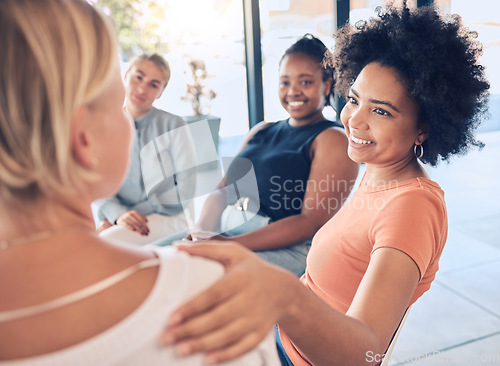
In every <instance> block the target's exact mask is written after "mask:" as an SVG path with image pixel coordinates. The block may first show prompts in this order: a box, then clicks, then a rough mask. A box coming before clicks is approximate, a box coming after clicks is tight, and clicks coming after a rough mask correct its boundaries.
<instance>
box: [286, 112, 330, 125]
mask: <svg viewBox="0 0 500 366" xmlns="http://www.w3.org/2000/svg"><path fill="white" fill-rule="evenodd" d="M324 120H325V116H324V115H323V112H321V111H318V112H316V113H314V114H312V115H309V116H307V117H304V118H300V119H295V118H293V117H290V119H289V120H288V123H289V124H290V126H292V127H302V126H308V125H313V124H315V123H318V122H321V121H324Z"/></svg>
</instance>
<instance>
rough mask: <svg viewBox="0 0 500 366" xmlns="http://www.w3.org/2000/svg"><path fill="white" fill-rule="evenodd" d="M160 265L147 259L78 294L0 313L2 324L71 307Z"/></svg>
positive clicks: (157, 260) (77, 292) (154, 259)
mask: <svg viewBox="0 0 500 366" xmlns="http://www.w3.org/2000/svg"><path fill="white" fill-rule="evenodd" d="M159 264H160V259H159V258H151V259H146V260H144V261H142V262H139V263H136V264H134V265H132V266H130V267H128V268H125V269H124V270H122V271H120V272H117V273H115V274H113V275H111V276H109V277H107V278H105V279H103V280H101V281H99V282H97V283H94V284H93V285H90V286H88V287H85V288H83V289H81V290H78V291H76V292H73V293H70V294H68V295H65V296H62V297H59V298H57V299H53V300H50V301H47V302H44V303H41V304H38V305H33V306H27V307H24V308H20V309H15V310H8V311H2V312H0V323H4V322H7V321H11V320H16V319H21V318H26V317H29V316H32V315H38V314H40V313H44V312H47V311H50V310H55V309H57V308H60V307H63V306H66V305H69V304H71V303H74V302H77V301H80V300H83V299H85V298H87V297H90V296H92V295H95V294H97V293H98V292H101V291H103V290H106V289H107V288H109V287H111V286H113V285H115V284H117V283H118V282H121V281H123V280H124V279H126V278H127V277H129V276H131V275H133V274H134V273H136V272H137V271H140V270H142V269H145V268H150V267H155V266H158V265H159Z"/></svg>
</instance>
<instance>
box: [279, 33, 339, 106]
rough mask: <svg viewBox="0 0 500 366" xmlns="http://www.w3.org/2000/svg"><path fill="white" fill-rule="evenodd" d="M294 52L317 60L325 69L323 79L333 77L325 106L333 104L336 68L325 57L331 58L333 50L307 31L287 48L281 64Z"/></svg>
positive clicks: (323, 69)
mask: <svg viewBox="0 0 500 366" xmlns="http://www.w3.org/2000/svg"><path fill="white" fill-rule="evenodd" d="M294 53H302V54H304V55H306V56H309V57H310V58H311V59H313V60H314V61H316V62H317V63H318V65H319V66H320V67H321V69H322V71H323V81H326V80H328V79H332V86H331V88H330V90H329V93H328V95H327V96H326V97H325V106H327V105H332V102H333V93H334V89H335V85H334V84H335V82H334V78H333V77H334V69H333V66H332V65H330V64H329V63H325V62H324V60H325V58H326V59H329V58H331V52H330V50H329V49H328V47H326V46H325V44H324V43H323V42H322V41H321V40H320V39H319V38H316V37H315V36H313V35H312V34H310V33H306V34H305V35H304V36H302V37H301V38H299V40H298V41H297V42H295V43H294V44H292V45H291V46H290V47H288V48H287V49H286V51H285V53H284V54H283V56H282V57H281V60H280V65H281V62H282V61H283V59H284V58H285V57H286V56H288V55H291V54H294Z"/></svg>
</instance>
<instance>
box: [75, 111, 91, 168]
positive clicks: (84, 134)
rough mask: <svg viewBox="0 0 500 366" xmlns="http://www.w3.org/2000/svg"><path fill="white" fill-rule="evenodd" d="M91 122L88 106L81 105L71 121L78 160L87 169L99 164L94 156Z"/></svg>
mask: <svg viewBox="0 0 500 366" xmlns="http://www.w3.org/2000/svg"><path fill="white" fill-rule="evenodd" d="M89 122H90V121H89V110H88V108H87V107H79V108H78V109H77V111H76V113H75V115H74V116H73V119H72V121H71V132H70V133H71V136H70V142H71V151H72V153H73V156H74V158H75V160H76V162H77V163H79V164H81V165H82V166H83V167H85V168H87V169H93V168H95V167H96V165H97V163H96V162H97V157H96V156H94V151H93V150H94V149H93V146H92V135H91V129H90V128H89Z"/></svg>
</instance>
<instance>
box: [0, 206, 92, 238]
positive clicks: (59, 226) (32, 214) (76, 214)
mask: <svg viewBox="0 0 500 366" xmlns="http://www.w3.org/2000/svg"><path fill="white" fill-rule="evenodd" d="M0 221H1V222H2V224H3V225H2V228H1V229H0V239H1V240H2V241H5V242H16V241H23V240H24V239H27V240H28V241H29V239H30V237H36V236H37V235H39V234H41V233H50V232H54V233H56V232H58V231H61V230H65V228H75V229H76V228H81V230H82V231H84V230H88V231H89V233H90V232H93V231H95V224H94V220H93V215H92V210H91V208H90V202H89V204H88V207H85V204H82V203H76V204H75V203H73V204H70V203H68V202H65V201H64V200H54V199H48V198H39V199H37V200H36V201H35V202H30V204H29V207H28V205H25V206H23V207H15V206H12V205H11V206H9V209H8V210H2V212H1V213H0Z"/></svg>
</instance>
